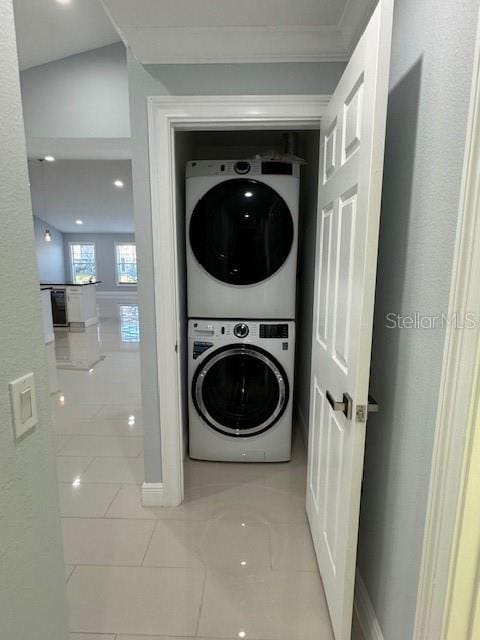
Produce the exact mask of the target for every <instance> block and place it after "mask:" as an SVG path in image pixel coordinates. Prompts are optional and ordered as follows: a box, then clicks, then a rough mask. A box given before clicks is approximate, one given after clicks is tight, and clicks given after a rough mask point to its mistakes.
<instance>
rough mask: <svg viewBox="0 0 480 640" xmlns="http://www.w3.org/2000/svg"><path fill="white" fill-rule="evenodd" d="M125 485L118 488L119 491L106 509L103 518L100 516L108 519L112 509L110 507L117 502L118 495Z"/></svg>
mask: <svg viewBox="0 0 480 640" xmlns="http://www.w3.org/2000/svg"><path fill="white" fill-rule="evenodd" d="M123 486H124V485H123V483H122V484H120V486H119V487H118V489H117V490H116V491H115V495H114V496H113V498H112V500H111V502H110V504H109V505H108V507H107V508H106V509H105V512H104V514H103V516H100V517H101V518H106V517H107V513H108V511H109V509H110V507H111V506H112V504H113V503H114V502H115V499H116V497H117V496H118V494H119V493H120V491H121V490H122V489H123Z"/></svg>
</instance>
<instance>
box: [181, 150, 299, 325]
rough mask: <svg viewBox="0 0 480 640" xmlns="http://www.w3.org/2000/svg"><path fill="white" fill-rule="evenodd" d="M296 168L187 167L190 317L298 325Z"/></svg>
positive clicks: (259, 164)
mask: <svg viewBox="0 0 480 640" xmlns="http://www.w3.org/2000/svg"><path fill="white" fill-rule="evenodd" d="M299 188H300V167H299V165H298V163H292V162H271V161H268V162H267V161H264V160H237V161H235V160H201V161H189V162H187V168H186V242H187V279H188V316H189V317H190V318H199V317H200V318H212V317H215V318H237V317H243V318H272V319H276V318H279V319H285V318H287V319H294V318H295V288H296V271H297V244H298V242H297V240H298V199H299Z"/></svg>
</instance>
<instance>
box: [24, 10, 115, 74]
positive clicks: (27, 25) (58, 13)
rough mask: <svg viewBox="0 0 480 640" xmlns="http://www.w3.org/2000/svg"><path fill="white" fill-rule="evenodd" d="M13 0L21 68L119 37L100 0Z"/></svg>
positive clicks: (94, 46)
mask: <svg viewBox="0 0 480 640" xmlns="http://www.w3.org/2000/svg"><path fill="white" fill-rule="evenodd" d="M64 2H65V4H63V3H61V2H59V1H58V0H14V2H13V5H14V11H15V27H16V32H17V47H18V57H19V62H20V69H27V68H28V67H33V66H36V65H39V64H44V63H46V62H51V61H52V60H59V59H60V58H66V57H67V56H71V55H74V54H75V53H81V52H82V51H88V50H89V49H95V48H97V47H103V46H105V45H107V44H112V43H113V42H118V41H119V40H120V38H119V36H118V33H117V32H116V31H115V29H114V28H113V26H112V23H111V22H110V20H109V19H108V17H107V15H106V13H105V10H104V9H103V7H102V5H101V4H100V2H99V0H64Z"/></svg>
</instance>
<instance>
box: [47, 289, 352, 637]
mask: <svg viewBox="0 0 480 640" xmlns="http://www.w3.org/2000/svg"><path fill="white" fill-rule="evenodd" d="M120 303H121V301H120V300H118V301H115V300H109V301H108V302H103V301H102V303H101V304H100V316H101V323H100V325H99V326H98V327H92V328H89V329H88V330H87V331H86V332H85V333H66V332H59V334H58V335H57V342H56V350H57V356H58V358H59V359H62V360H63V361H64V362H65V361H68V362H69V363H72V362H73V363H74V365H75V363H78V365H79V367H80V366H81V367H82V368H83V369H85V366H84V365H85V362H89V361H90V362H92V363H93V362H94V361H96V360H97V359H98V356H99V355H105V356H106V358H105V359H104V360H103V361H100V362H99V363H98V364H96V365H95V366H94V367H93V369H91V371H88V370H80V369H79V370H65V369H60V370H58V375H59V381H60V386H61V392H60V394H57V395H56V396H54V398H53V403H54V414H55V418H56V432H57V447H58V455H57V460H58V480H59V493H60V508H61V514H62V526H63V536H64V553H65V564H66V567H65V575H66V580H67V591H68V598H69V609H70V630H71V632H72V633H71V640H182V638H184V639H186V638H204V639H205V640H208V639H210V640H214V639H215V640H217V639H235V638H239V637H240V638H249V639H251V640H287V639H288V640H332V638H333V635H332V631H331V627H330V622H329V618H328V613H327V608H326V604H325V600H324V594H323V589H322V584H321V581H320V578H319V575H318V571H317V568H316V562H315V556H314V553H313V548H312V542H311V539H310V534H309V530H308V526H307V522H306V518H305V509H304V491H305V487H304V484H305V464H306V463H305V452H304V447H303V445H302V443H301V441H300V440H299V439H298V438H297V439H296V441H295V447H294V451H295V454H294V459H293V461H292V462H291V463H289V464H269V465H254V464H252V465H241V464H225V463H205V462H198V461H187V462H186V465H185V482H186V500H185V503H184V504H183V505H182V506H181V507H178V508H176V509H146V508H144V507H142V505H141V502H140V486H141V483H142V481H143V457H142V454H143V438H142V429H143V423H142V414H141V401H140V367H139V353H138V342H135V339H136V336H137V335H138V328H137V327H136V326H132V323H131V322H129V314H125V318H126V319H124V320H123V323H122V319H121V313H120ZM124 304H126V305H128V304H129V303H124ZM122 337H123V339H124V340H130V341H122ZM132 340H133V341H132ZM353 635H354V637H355V638H360V634H359V631H358V630H356V631H355V633H354V634H353Z"/></svg>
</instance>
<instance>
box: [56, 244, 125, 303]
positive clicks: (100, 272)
mask: <svg viewBox="0 0 480 640" xmlns="http://www.w3.org/2000/svg"><path fill="white" fill-rule="evenodd" d="M64 240H65V273H66V274H67V278H68V279H70V278H71V268H70V248H69V243H70V242H94V243H95V257H96V261H97V278H98V279H99V280H101V281H102V282H101V283H100V284H99V285H97V291H124V292H125V291H136V290H137V287H136V286H133V285H128V286H125V285H124V286H117V273H116V268H115V243H116V242H133V243H134V242H135V235H134V234H133V233H66V234H64Z"/></svg>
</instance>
